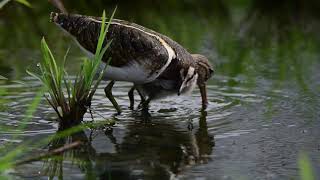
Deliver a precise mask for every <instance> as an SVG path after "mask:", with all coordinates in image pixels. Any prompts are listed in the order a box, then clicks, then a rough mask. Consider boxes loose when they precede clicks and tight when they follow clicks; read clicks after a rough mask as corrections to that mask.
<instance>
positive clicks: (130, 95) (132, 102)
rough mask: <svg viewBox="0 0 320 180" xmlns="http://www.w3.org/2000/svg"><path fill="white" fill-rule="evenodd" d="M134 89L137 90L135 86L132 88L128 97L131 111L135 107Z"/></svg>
mask: <svg viewBox="0 0 320 180" xmlns="http://www.w3.org/2000/svg"><path fill="white" fill-rule="evenodd" d="M134 89H135V87H134V86H132V88H131V89H130V90H129V92H128V96H129V100H130V106H129V109H131V110H132V109H133V107H134V94H133V93H134Z"/></svg>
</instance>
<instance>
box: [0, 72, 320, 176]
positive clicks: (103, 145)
mask: <svg viewBox="0 0 320 180" xmlns="http://www.w3.org/2000/svg"><path fill="white" fill-rule="evenodd" d="M230 80H233V81H238V80H236V79H232V78H228V77H225V76H219V75H217V76H215V77H214V78H213V79H212V80H211V81H210V85H209V86H208V97H209V102H210V105H209V106H208V108H207V110H206V111H201V110H200V108H199V105H200V103H201V101H200V99H201V98H200V94H199V92H197V91H195V92H194V93H193V94H192V96H181V97H169V98H167V99H164V100H160V101H155V102H153V103H152V104H151V108H150V110H149V113H146V112H141V111H139V110H133V111H132V110H129V109H128V103H129V100H128V96H127V92H128V90H129V89H130V86H131V84H129V83H121V82H119V83H117V84H116V86H115V87H114V95H115V96H116V98H117V100H118V102H119V104H120V105H121V107H122V109H123V113H122V114H121V115H118V116H114V113H115V111H114V109H113V108H112V106H111V104H110V103H109V102H108V101H107V99H106V98H105V97H104V92H103V85H104V84H106V82H102V85H101V87H99V89H98V91H97V93H96V95H95V98H94V101H93V104H92V106H93V107H94V109H93V114H94V117H95V121H103V120H104V119H109V118H112V117H113V118H114V119H115V120H116V124H115V125H114V126H113V127H112V128H111V129H110V128H104V127H99V128H97V129H94V130H90V129H84V130H83V131H80V132H79V133H76V134H75V135H73V136H71V137H68V138H64V139H61V140H60V141H58V142H51V145H50V146H49V147H46V146H45V145H46V144H42V145H41V146H40V147H39V146H38V147H30V148H31V150H32V153H31V154H34V153H35V152H45V151H47V150H48V149H50V148H51V149H53V147H59V146H62V145H63V144H64V143H66V142H74V141H76V140H81V141H84V142H86V144H85V145H82V146H81V147H79V148H76V149H74V150H71V151H67V152H66V153H65V154H64V156H63V158H62V157H61V158H62V159H60V161H59V160H56V161H54V159H50V158H49V160H47V161H38V162H33V163H29V164H26V165H22V166H19V167H17V168H15V169H14V171H13V172H12V173H11V174H13V175H14V177H16V178H17V177H20V178H22V179H34V178H40V179H43V178H44V179H45V178H46V177H47V176H50V175H51V176H56V177H59V176H64V177H65V178H66V179H82V178H84V177H91V178H93V177H96V178H100V179H104V178H107V177H111V179H141V178H142V179H169V178H181V179H239V178H240V179H241V178H242V179H288V178H295V177H297V173H298V171H297V165H296V162H297V158H298V154H299V152H300V151H305V152H307V153H308V154H309V155H310V156H311V157H312V159H313V161H314V162H315V163H314V164H315V168H316V169H318V168H319V167H318V166H317V162H319V160H320V159H319V151H320V144H319V139H318V137H319V136H320V131H319V128H320V123H319V121H318V120H319V119H318V118H319V112H320V111H319V107H318V106H311V105H310V103H312V102H311V101H313V100H312V99H311V97H308V96H307V95H301V94H299V92H295V89H283V90H272V91H264V90H261V89H258V90H252V89H247V88H246V87H241V85H238V86H234V87H230V86H228V85H227V84H228V82H229V81H230ZM23 81H24V82H25V83H26V84H27V85H22V84H18V83H16V82H5V83H4V84H2V85H1V86H2V87H5V88H6V89H7V94H6V95H5V96H4V98H3V100H4V101H6V102H8V103H6V106H7V107H6V108H7V110H8V111H7V112H2V113H1V116H0V118H1V122H2V125H3V126H6V127H8V128H7V129H8V130H7V131H6V130H5V131H2V132H1V133H0V138H1V143H7V142H12V143H14V144H17V145H18V144H20V143H22V142H25V141H26V140H32V141H40V140H41V139H44V138H45V137H47V136H49V135H52V134H54V133H55V132H56V131H57V123H55V122H54V121H52V120H54V118H55V117H56V116H55V114H54V112H53V110H52V109H50V107H49V106H48V105H47V104H46V103H45V101H43V102H42V105H41V106H40V107H39V108H38V111H37V113H36V115H35V117H34V118H33V119H32V121H29V122H27V123H26V124H27V128H26V129H25V130H23V131H22V132H20V131H18V132H17V131H16V130H15V127H17V126H18V125H19V124H20V121H19V119H22V118H23V116H24V112H23V111H22V110H21V109H24V108H25V107H26V105H27V104H28V103H27V102H30V101H31V100H32V98H33V97H34V95H35V89H36V87H39V83H38V82H37V81H36V80H35V79H30V78H28V79H24V80H23ZM261 86H264V84H261ZM137 104H138V100H136V105H137ZM85 120H86V121H91V117H90V115H89V114H87V115H86V118H85ZM13 135H15V137H16V138H15V139H14V140H12V139H11V137H12V136H13ZM29 156H30V154H29ZM25 157H28V156H25ZM55 166H57V167H56V168H58V169H59V168H60V167H61V168H62V169H61V170H58V169H57V170H55V171H54V170H53V169H54V167H55Z"/></svg>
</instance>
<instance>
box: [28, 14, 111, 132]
mask: <svg viewBox="0 0 320 180" xmlns="http://www.w3.org/2000/svg"><path fill="white" fill-rule="evenodd" d="M115 11H116V10H114V12H113V14H112V16H111V18H110V20H109V23H107V24H106V17H105V12H103V15H102V25H101V29H100V36H99V39H98V43H97V47H96V53H95V56H94V57H93V59H91V60H90V59H87V58H85V59H84V61H83V64H82V66H81V69H80V72H79V73H78V75H77V76H76V79H75V81H74V82H73V83H72V81H71V80H70V79H69V77H68V73H67V72H66V71H65V69H64V64H65V61H66V56H67V54H66V55H65V58H64V60H63V62H62V63H60V64H58V63H57V61H56V59H55V58H54V56H53V54H52V52H51V50H50V48H49V47H48V45H47V43H46V41H45V39H44V38H43V39H42V41H41V52H42V55H43V59H42V61H41V62H40V64H39V67H40V71H41V72H40V73H41V74H40V75H37V74H35V73H32V72H30V71H28V73H29V74H30V75H32V76H34V77H36V78H38V79H39V80H40V81H41V82H42V83H43V84H44V85H45V87H46V88H47V90H48V94H49V97H47V96H46V99H47V101H48V102H49V104H50V105H51V106H52V108H53V109H54V110H55V112H56V113H57V114H58V116H59V119H60V125H62V126H64V125H66V126H70V125H75V124H79V123H80V122H81V121H82V119H83V116H84V114H85V113H86V112H87V110H88V109H89V108H90V106H91V100H92V97H93V95H94V93H95V91H96V89H97V87H98V85H99V83H100V81H101V78H102V76H103V73H104V72H105V70H106V67H107V65H105V66H104V68H102V70H101V62H102V61H101V59H102V57H103V55H104V53H105V52H106V50H107V48H108V47H109V46H110V43H111V42H112V41H111V40H109V41H108V42H107V43H106V42H105V40H106V34H107V31H108V27H109V24H110V22H111V20H112V19H113V16H114V13H115ZM103 45H104V46H103ZM109 61H110V59H109ZM97 73H98V78H97V79H96V81H95V83H94V80H95V79H94V77H95V75H96V74H97Z"/></svg>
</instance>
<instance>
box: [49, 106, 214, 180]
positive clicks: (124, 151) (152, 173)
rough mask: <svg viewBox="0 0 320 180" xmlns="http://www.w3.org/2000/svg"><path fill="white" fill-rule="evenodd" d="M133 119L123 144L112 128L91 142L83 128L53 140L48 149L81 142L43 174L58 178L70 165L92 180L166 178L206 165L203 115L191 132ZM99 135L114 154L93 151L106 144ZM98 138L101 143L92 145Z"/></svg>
mask: <svg viewBox="0 0 320 180" xmlns="http://www.w3.org/2000/svg"><path fill="white" fill-rule="evenodd" d="M133 117H134V118H135V121H134V122H133V123H130V124H129V125H128V126H126V130H127V131H126V133H125V135H124V137H123V138H122V139H121V140H118V139H117V138H118V137H117V136H115V135H114V134H115V133H114V131H117V129H116V127H115V128H113V129H112V128H106V129H104V133H101V131H102V129H103V128H100V129H99V130H95V133H94V134H98V135H97V136H96V137H93V138H92V139H91V138H90V136H91V135H89V134H91V133H88V132H87V131H88V130H82V131H80V132H77V133H75V134H73V135H71V136H68V137H65V138H61V139H58V140H55V141H52V142H51V143H50V150H51V149H55V148H58V147H61V146H63V145H64V144H66V143H71V142H74V141H79V140H80V141H82V142H83V144H82V145H81V146H80V147H78V148H75V149H72V150H70V151H66V152H65V153H63V154H62V155H60V156H58V157H50V158H49V159H47V160H46V164H45V170H46V171H45V172H46V173H47V174H46V175H47V176H49V177H51V178H53V177H55V176H56V177H60V178H62V177H63V169H64V167H63V166H67V165H68V166H70V162H72V163H71V164H73V167H72V168H78V169H79V170H80V171H81V173H82V174H83V175H84V176H85V177H86V178H90V179H141V178H142V179H170V178H172V177H175V176H179V174H181V172H183V170H184V169H185V168H188V167H190V166H192V165H195V164H199V163H206V162H207V161H208V158H209V156H208V155H210V154H211V153H212V148H213V146H214V138H213V136H212V135H209V134H208V131H207V124H206V112H204V111H203V112H201V115H200V119H199V126H198V127H197V128H194V129H190V130H188V129H187V127H185V129H182V128H177V127H175V124H174V122H172V123H171V122H168V120H166V121H156V122H155V121H153V120H151V116H150V115H148V114H144V113H143V112H141V113H138V114H134V115H133ZM97 132H100V133H97ZM98 136H105V137H107V138H108V139H109V140H110V142H112V143H113V145H114V149H115V151H114V152H100V151H97V150H96V149H95V148H94V145H93V144H99V143H104V142H101V138H99V137H98ZM105 137H104V138H105ZM97 139H100V140H99V141H100V142H95V141H96V140H97ZM68 168H70V167H68ZM78 177H79V176H78Z"/></svg>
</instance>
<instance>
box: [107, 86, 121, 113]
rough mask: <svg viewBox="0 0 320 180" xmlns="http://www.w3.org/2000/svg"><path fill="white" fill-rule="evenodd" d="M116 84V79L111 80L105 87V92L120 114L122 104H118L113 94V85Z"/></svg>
mask: <svg viewBox="0 0 320 180" xmlns="http://www.w3.org/2000/svg"><path fill="white" fill-rule="evenodd" d="M113 85H114V81H111V82H110V83H109V84H108V85H107V86H106V87H105V88H104V92H105V94H106V96H107V98H108V99H109V100H110V101H111V103H112V105H113V107H114V108H116V110H117V112H118V114H120V113H121V109H120V106H119V105H118V103H117V101H116V100H115V99H114V97H113V95H112V87H113Z"/></svg>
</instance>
